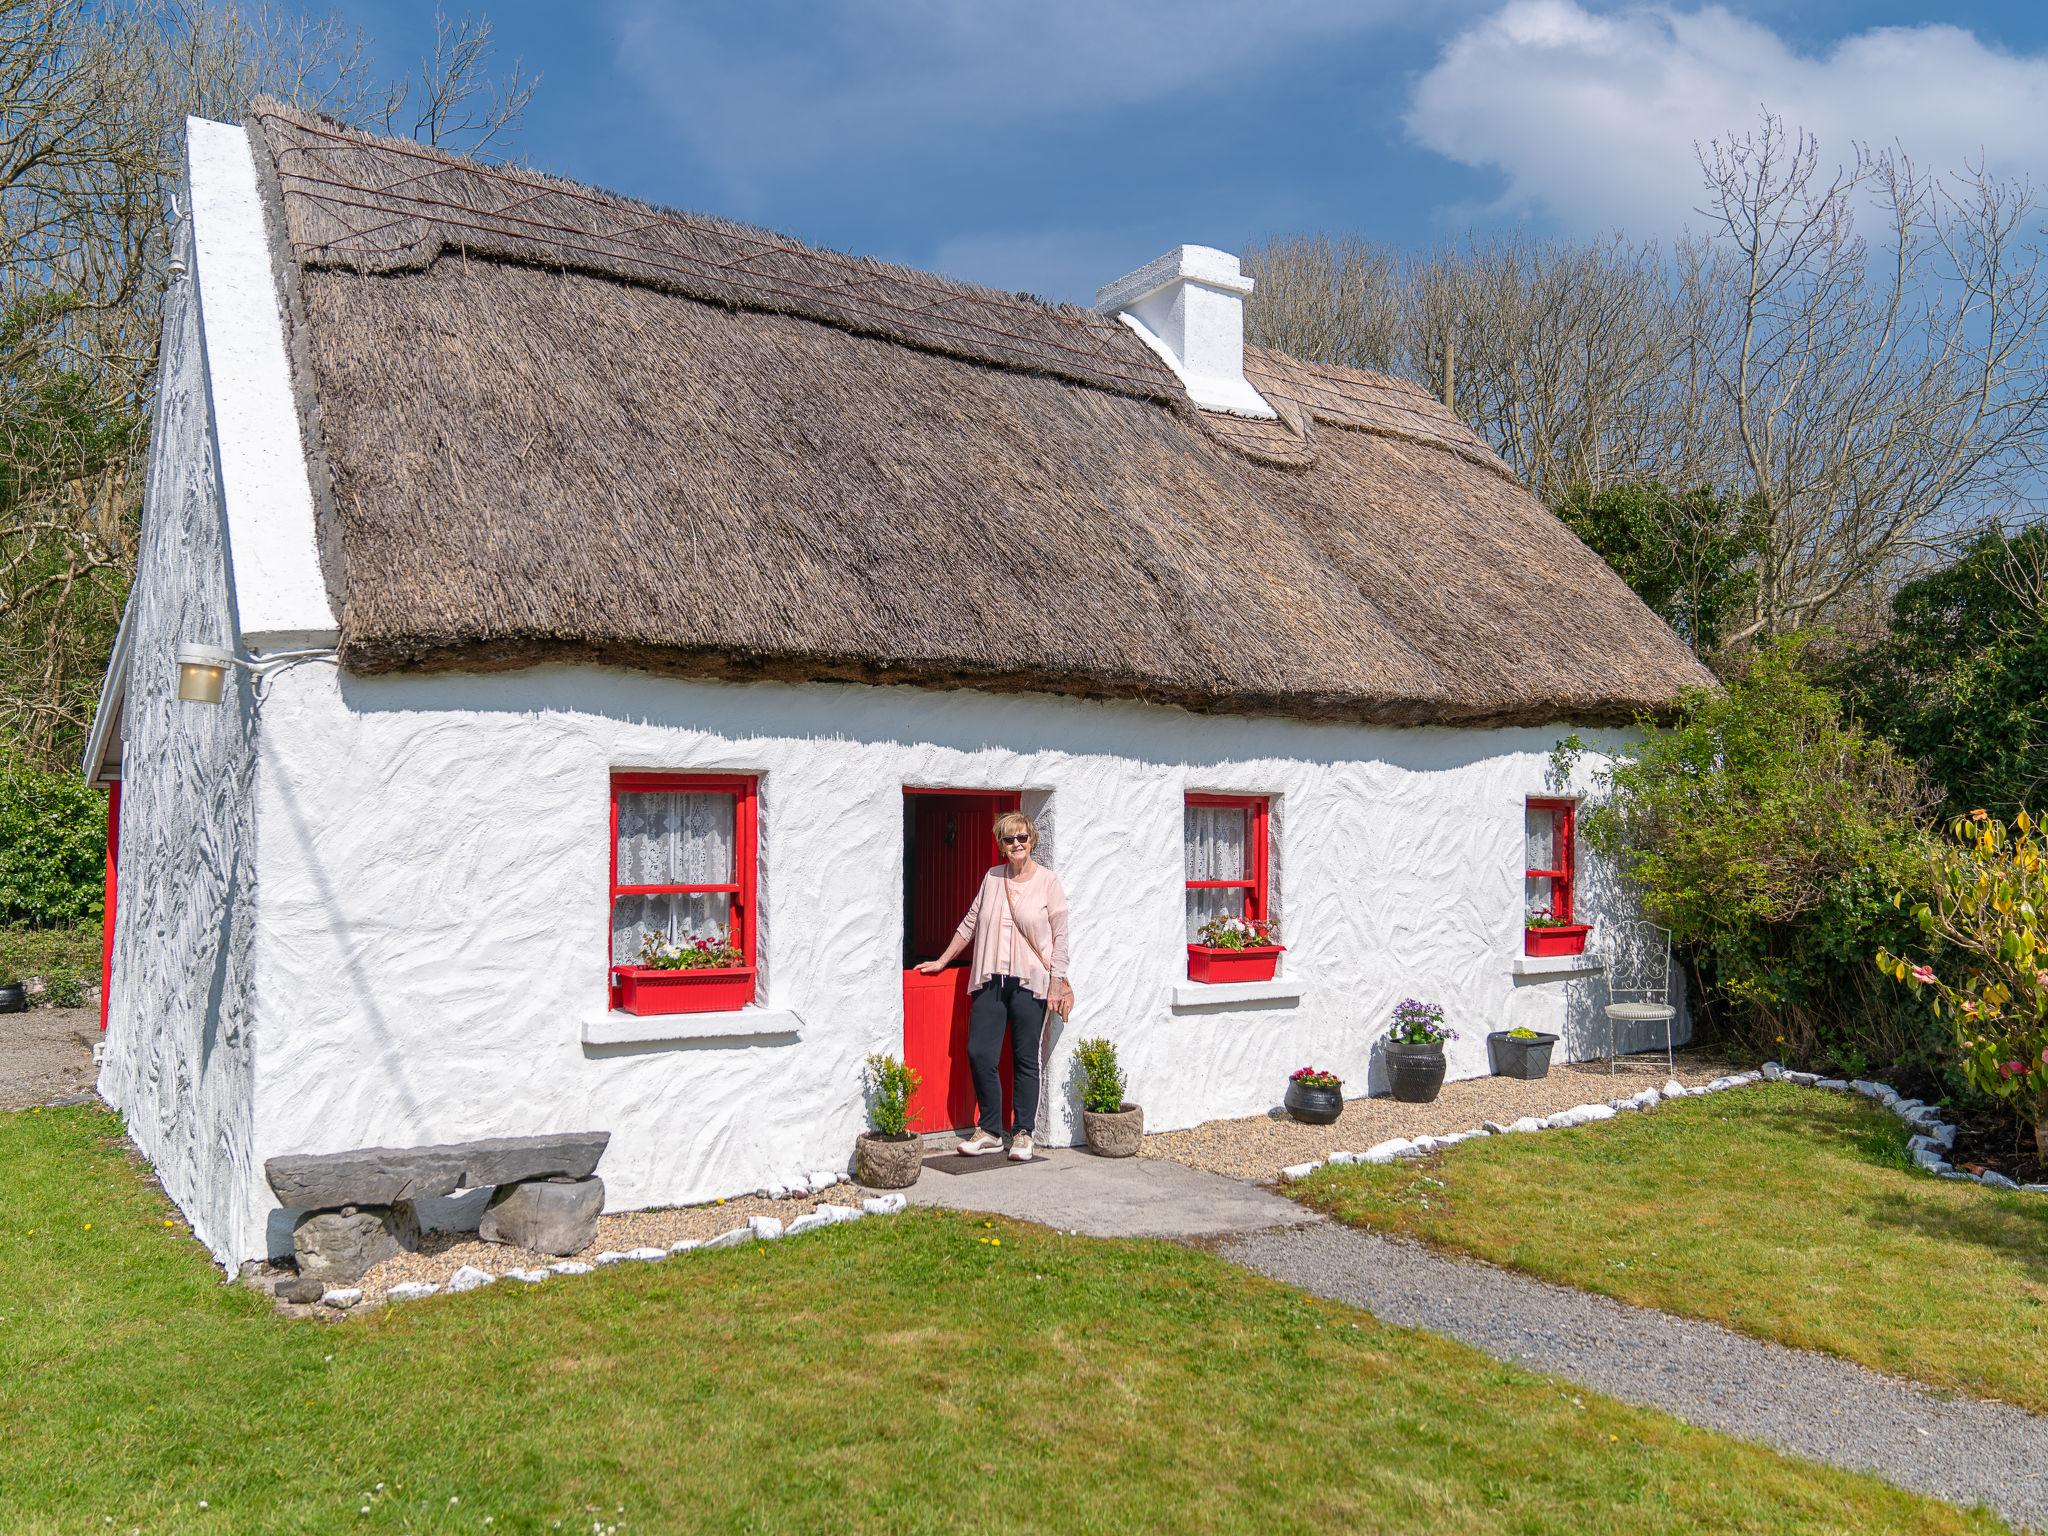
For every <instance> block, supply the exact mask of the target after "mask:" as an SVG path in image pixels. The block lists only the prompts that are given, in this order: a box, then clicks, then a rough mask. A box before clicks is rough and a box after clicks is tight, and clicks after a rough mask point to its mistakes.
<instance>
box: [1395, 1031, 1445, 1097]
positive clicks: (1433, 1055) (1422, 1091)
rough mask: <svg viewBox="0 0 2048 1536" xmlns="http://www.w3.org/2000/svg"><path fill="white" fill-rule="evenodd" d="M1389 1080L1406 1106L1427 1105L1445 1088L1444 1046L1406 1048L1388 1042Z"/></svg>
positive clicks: (1396, 1043) (1396, 1042)
mask: <svg viewBox="0 0 2048 1536" xmlns="http://www.w3.org/2000/svg"><path fill="white" fill-rule="evenodd" d="M1383 1049H1384V1050H1385V1051H1386V1053H1387V1080H1388V1084H1389V1086H1390V1087H1391V1088H1392V1089H1393V1092H1394V1097H1395V1098H1396V1099H1398V1100H1400V1101H1401V1102H1402V1103H1403V1104H1427V1103H1429V1102H1430V1101H1431V1100H1432V1099H1434V1098H1435V1097H1436V1096H1437V1090H1438V1089H1440V1088H1442V1087H1443V1085H1444V1048H1443V1047H1442V1046H1441V1045H1404V1044H1402V1043H1401V1042H1400V1041H1398V1040H1389V1041H1387V1042H1385V1045H1384V1047H1383Z"/></svg>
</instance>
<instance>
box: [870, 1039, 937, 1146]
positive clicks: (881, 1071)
mask: <svg viewBox="0 0 2048 1536" xmlns="http://www.w3.org/2000/svg"><path fill="white" fill-rule="evenodd" d="M866 1077H867V1088H868V1121H869V1123H870V1124H872V1125H873V1126H874V1128H875V1130H876V1131H877V1132H878V1133H879V1134H881V1135H883V1136H901V1135H903V1134H904V1133H905V1132H907V1131H908V1130H909V1129H910V1096H911V1095H912V1094H913V1093H915V1092H917V1085H918V1084H919V1083H921V1082H923V1081H924V1079H923V1077H921V1076H920V1075H919V1074H918V1073H917V1071H916V1070H915V1069H913V1068H911V1067H908V1066H905V1065H904V1064H903V1063H902V1062H900V1061H898V1060H897V1059H896V1058H895V1057H894V1056H884V1055H881V1054H879V1053H877V1054H876V1055H873V1056H870V1057H869V1058H868V1062H867V1072H866Z"/></svg>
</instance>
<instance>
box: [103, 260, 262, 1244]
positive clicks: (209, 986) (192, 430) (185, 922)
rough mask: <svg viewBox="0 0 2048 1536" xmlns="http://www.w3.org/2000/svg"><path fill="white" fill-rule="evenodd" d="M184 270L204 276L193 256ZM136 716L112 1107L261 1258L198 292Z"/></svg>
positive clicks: (115, 990)
mask: <svg viewBox="0 0 2048 1536" xmlns="http://www.w3.org/2000/svg"><path fill="white" fill-rule="evenodd" d="M179 256H180V259H181V260H182V261H183V262H185V264H186V265H187V267H188V269H189V267H190V265H191V260H192V255H191V241H190V239H189V237H187V238H181V240H180V242H179ZM160 379H161V382H160V384H159V398H158V403H157V414H156V419H155V424H154V428H153V435H152V441H151V450H150V464H149V478H148V485H147V492H146V496H145V499H144V507H145V512H144V516H143V520H142V544H141V549H140V553H139V556H138V560H137V570H136V580H135V588H134V594H133V596H132V597H131V598H130V600H129V601H130V603H131V605H132V606H133V613H132V616H131V619H130V623H131V624H132V625H133V630H134V644H133V648H132V651H131V655H132V657H133V662H132V665H131V669H130V673H129V677H128V686H127V701H126V712H125V716H124V746H123V783H122V829H123V835H122V838H121V852H120V858H121V867H120V904H119V918H118V921H117V923H116V925H115V948H114V964H113V987H112V989H111V992H110V996H109V1008H108V1021H107V1051H106V1057H105V1062H104V1064H103V1066H102V1067H101V1070H100V1081H99V1088H100V1093H101V1095H102V1096H103V1097H104V1098H105V1099H106V1100H107V1101H108V1102H109V1103H110V1104H112V1105H114V1107H115V1108H117V1109H119V1110H121V1111H122V1113H123V1114H124V1115H125V1116H126V1118H127V1122H128V1132H129V1135H130V1136H131V1137H132V1138H133V1139H134V1141H135V1143H136V1145H137V1146H139V1147H140V1148H141V1149H142V1151H143V1152H144V1154H145V1155H147V1156H148V1157H149V1159H150V1160H151V1162H153V1163H154V1164H155V1166H156V1171H157V1175H158V1177H159V1178H161V1179H162V1181H163V1185H164V1188H165V1189H166V1190H167V1191H168V1192H169V1193H170V1195H171V1197H172V1198H173V1199H174V1200H176V1201H177V1202H178V1205H179V1207H180V1208H181V1209H182V1210H183V1211H184V1212H185V1214H186V1216H187V1217H188V1218H189V1219H190V1220H191V1222H192V1227H193V1231H194V1232H195V1234H196V1235H197V1236H198V1237H199V1239H200V1241H202V1242H204V1243H205V1244H206V1245H207V1246H208V1247H209V1248H211V1249H213V1251H214V1252H215V1253H216V1254H217V1255H219V1256H221V1257H223V1258H228V1259H230V1260H232V1258H233V1257H235V1256H238V1255H239V1256H242V1257H247V1256H249V1255H251V1254H252V1253H254V1252H255V1251H256V1250H254V1249H252V1248H251V1247H250V1245H249V1243H248V1240H247V1234H248V1233H249V1231H250V1230H251V1228H252V1225H253V1226H255V1227H257V1228H260V1226H261V1223H262V1220H263V1210H264V1208H265V1207H267V1206H269V1205H271V1204H273V1203H274V1202H273V1201H272V1199H271V1197H270V1194H269V1190H268V1189H267V1187H265V1186H264V1185H263V1183H262V1180H261V1174H260V1170H259V1168H258V1165H257V1163H256V1161H255V1159H254V1156H253V1152H252V1146H251V1133H252V1113H251V1108H250V1099H251V1081H252V1051H251V1042H250V1023H251V1018H250V1004H249V986H250V965H249V956H250V950H251V946H252V941H253V937H254V926H253V920H252V919H253V906H252V890H251V884H252V876H253V869H252V867H251V854H252V851H253V843H254V839H253V835H252V830H251V821H252V817H253V814H254V809H255V794H254V785H253V779H254V760H255V759H254V750H253V746H252V726H251V716H250V713H249V701H248V697H247V694H246V692H245V691H235V690H233V689H232V687H231V691H230V693H229V695H228V699H227V703H226V704H225V706H224V707H222V708H219V709H206V708H200V707H197V706H191V705H181V704H179V702H178V700H177V694H176V684H177V678H176V665H175V663H174V661H173V657H174V655H175V653H176V648H177V646H178V645H179V644H180V643H181V642H184V641H206V642H208V643H212V644H216V645H217V644H220V643H221V642H222V641H223V640H225V639H226V638H227V637H228V636H229V635H231V634H232V633H233V625H232V622H231V617H232V614H231V603H230V599H229V593H228V578H227V570H226V562H225V559H224V555H223V537H222V521H221V514H220V505H219V499H218V495H217V489H216V484H217V482H216V478H215V468H214V457H213V447H212V433H211V424H210V420H209V411H208V401H207V390H206V374H205V367H204V361H203V359H202V356H201V348H200V341H199V325H198V316H197V305H196V304H195V302H194V294H193V290H192V285H191V283H190V281H189V280H184V281H179V282H175V283H173V285H172V287H171V289H170V291H169V293H168V295H167V296H166V299H165V312H164V343H163V354H162V371H161V375H160Z"/></svg>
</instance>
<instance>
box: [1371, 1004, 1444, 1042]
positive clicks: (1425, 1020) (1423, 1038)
mask: <svg viewBox="0 0 2048 1536" xmlns="http://www.w3.org/2000/svg"><path fill="white" fill-rule="evenodd" d="M1387 1038H1388V1039H1389V1040H1393V1041H1396V1042H1398V1043H1399V1044H1401V1045H1442V1044H1443V1043H1444V1041H1446V1040H1455V1039H1457V1038H1458V1032H1457V1031H1456V1030H1455V1029H1446V1028H1445V1027H1444V1009H1443V1004H1441V1003H1425V1002H1421V1001H1418V1000H1417V999H1415V998H1412V997H1404V998H1402V999H1401V1001H1400V1002H1398V1003H1396V1004H1395V1005H1394V1027H1393V1028H1392V1029H1391V1030H1389V1031H1388V1032H1387Z"/></svg>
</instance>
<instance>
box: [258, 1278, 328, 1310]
mask: <svg viewBox="0 0 2048 1536" xmlns="http://www.w3.org/2000/svg"><path fill="white" fill-rule="evenodd" d="M326 1292H327V1282H326V1281H325V1280H316V1279H314V1278H313V1277H312V1276H310V1275H296V1276H293V1277H292V1278H291V1279H288V1280H280V1281H278V1282H277V1284H276V1286H275V1287H273V1288H272V1290H271V1295H273V1296H275V1297H276V1298H277V1299H278V1300H279V1301H289V1302H295V1303H296V1304H298V1305H299V1306H302V1307H310V1306H311V1305H312V1304H313V1303H314V1302H316V1301H318V1300H319V1299H320V1298H321V1297H322V1296H323V1295H325V1294H326Z"/></svg>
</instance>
